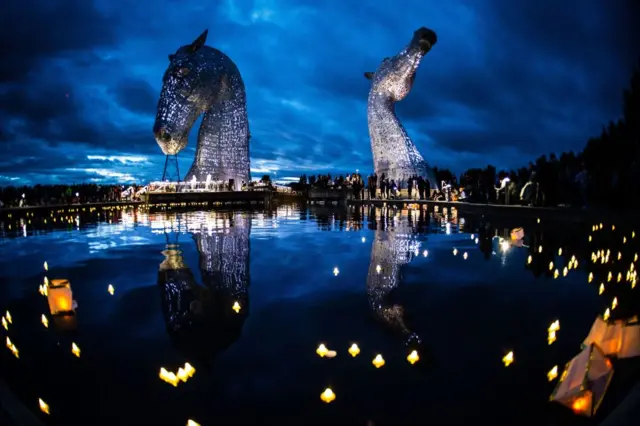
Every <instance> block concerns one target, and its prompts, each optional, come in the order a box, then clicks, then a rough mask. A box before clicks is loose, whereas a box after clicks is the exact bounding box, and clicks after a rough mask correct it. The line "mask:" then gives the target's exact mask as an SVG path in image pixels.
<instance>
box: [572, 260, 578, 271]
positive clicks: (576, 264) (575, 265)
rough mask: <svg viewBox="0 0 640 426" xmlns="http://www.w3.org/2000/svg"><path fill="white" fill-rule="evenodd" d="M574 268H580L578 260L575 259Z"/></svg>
mask: <svg viewBox="0 0 640 426" xmlns="http://www.w3.org/2000/svg"><path fill="white" fill-rule="evenodd" d="M573 269H578V261H577V260H574V261H573Z"/></svg>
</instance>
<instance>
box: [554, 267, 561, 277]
mask: <svg viewBox="0 0 640 426" xmlns="http://www.w3.org/2000/svg"><path fill="white" fill-rule="evenodd" d="M559 275H560V271H558V270H557V269H556V270H555V271H553V278H558V276H559Z"/></svg>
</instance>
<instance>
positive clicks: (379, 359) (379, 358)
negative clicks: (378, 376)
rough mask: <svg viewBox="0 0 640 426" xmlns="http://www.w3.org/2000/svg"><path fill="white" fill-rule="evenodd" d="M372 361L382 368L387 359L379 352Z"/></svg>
mask: <svg viewBox="0 0 640 426" xmlns="http://www.w3.org/2000/svg"><path fill="white" fill-rule="evenodd" d="M371 363H372V364H373V365H375V366H376V368H380V367H382V366H383V365H384V364H385V360H384V358H382V355H380V354H378V355H376V357H375V358H373V361H371Z"/></svg>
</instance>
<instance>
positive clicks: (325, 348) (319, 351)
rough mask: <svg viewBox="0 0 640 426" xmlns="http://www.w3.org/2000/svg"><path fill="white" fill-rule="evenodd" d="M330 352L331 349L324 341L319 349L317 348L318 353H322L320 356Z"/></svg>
mask: <svg viewBox="0 0 640 426" xmlns="http://www.w3.org/2000/svg"><path fill="white" fill-rule="evenodd" d="M327 352H329V349H327V347H326V346H325V345H324V343H320V346H318V349H316V353H317V354H318V355H320V357H322V358H324V356H325V355H326V354H327Z"/></svg>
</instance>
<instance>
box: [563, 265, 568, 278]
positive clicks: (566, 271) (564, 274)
mask: <svg viewBox="0 0 640 426" xmlns="http://www.w3.org/2000/svg"><path fill="white" fill-rule="evenodd" d="M568 273H569V268H567V267H566V266H565V267H564V269H563V270H562V276H563V277H566V276H567V274H568Z"/></svg>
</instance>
